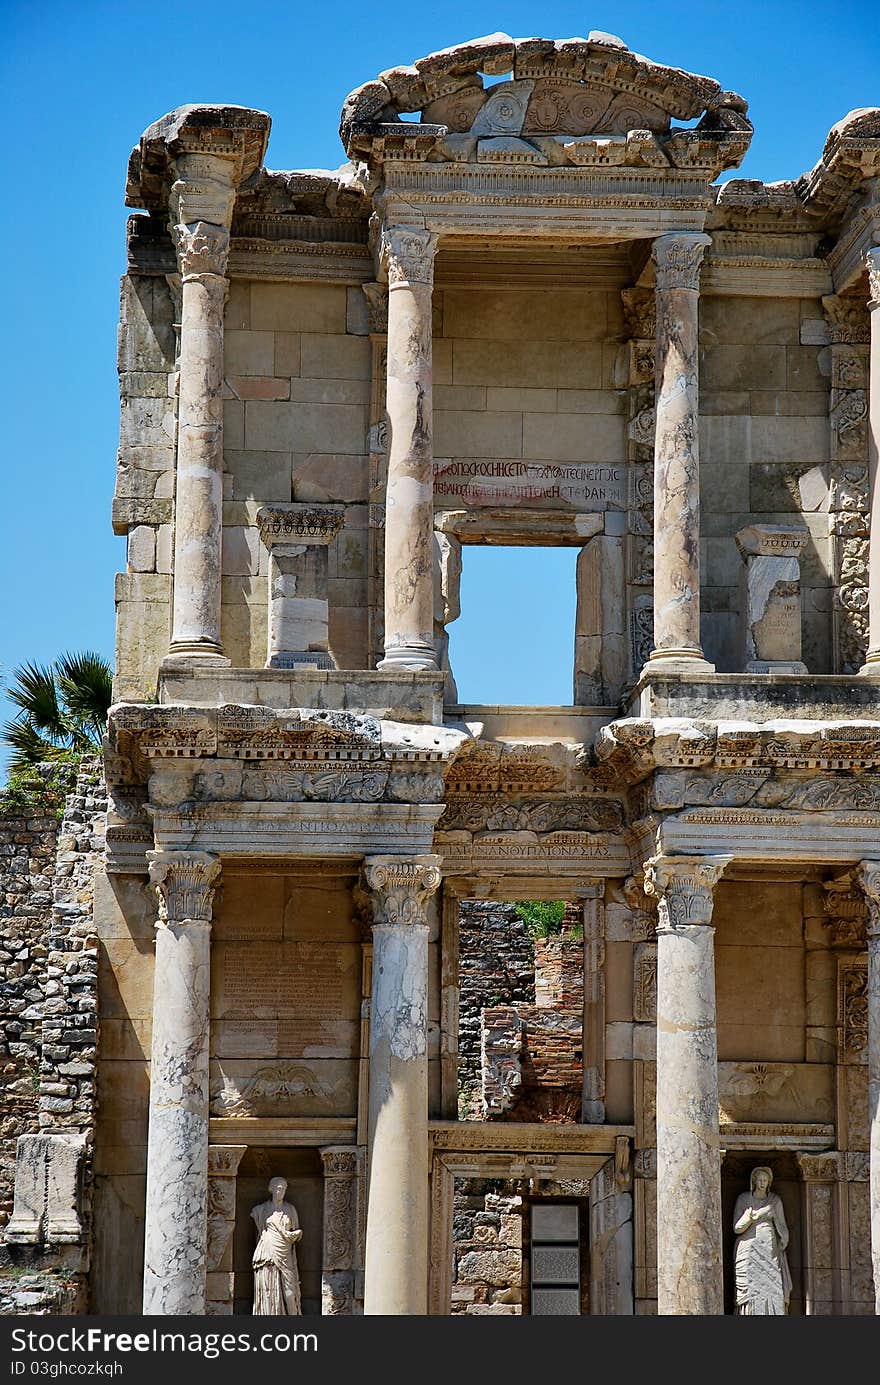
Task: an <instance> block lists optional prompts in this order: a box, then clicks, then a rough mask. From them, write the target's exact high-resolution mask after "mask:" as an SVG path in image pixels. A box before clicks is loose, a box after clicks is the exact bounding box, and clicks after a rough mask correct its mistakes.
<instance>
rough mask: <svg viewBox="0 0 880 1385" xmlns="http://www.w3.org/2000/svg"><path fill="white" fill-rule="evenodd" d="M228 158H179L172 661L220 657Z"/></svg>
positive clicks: (174, 229) (230, 197) (174, 231)
mask: <svg viewBox="0 0 880 1385" xmlns="http://www.w3.org/2000/svg"><path fill="white" fill-rule="evenodd" d="M235 171H236V166H235V162H234V161H233V160H232V159H227V158H221V157H219V156H217V155H209V154H182V155H180V156H179V157H178V159H177V161H176V164H175V172H176V173H177V179H176V181H175V183H174V184H173V187H172V197H171V217H172V225H171V236H172V239H173V241H174V248H175V250H176V252H177V267H178V273H179V275H180V285H181V311H180V353H179V359H178V370H179V402H178V421H177V481H176V489H175V496H174V604H173V619H172V630H171V645H170V649H169V658H170V659H171V660H172V661H173V660H182V661H185V662H187V663H191V662H193V660H197V661H199V662H203V661H207V662H209V663H216V662H217V661H218V660H222V661H223V662H225V663H228V662H229V661H228V660H227V659H224V656H223V646H222V644H221V642H220V574H221V540H222V532H223V314H224V307H225V303H226V291H227V288H228V280H227V279H226V266H227V261H228V258H229V224H230V221H231V219H232V204H233V201H234V199H235V188H234V177H235Z"/></svg>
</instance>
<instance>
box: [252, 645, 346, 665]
mask: <svg viewBox="0 0 880 1385" xmlns="http://www.w3.org/2000/svg"><path fill="white" fill-rule="evenodd" d="M266 668H296V669H299V668H318V669H331V670H333V669H335V668H336V661H335V659H334V658H333V655H332V654H329V653H328V652H327V651H326V650H321V649H307V650H304V651H302V652H301V653H300V652H297V653H290V652H287V653H284V654H270V655H269V658H268V659H267V660H266Z"/></svg>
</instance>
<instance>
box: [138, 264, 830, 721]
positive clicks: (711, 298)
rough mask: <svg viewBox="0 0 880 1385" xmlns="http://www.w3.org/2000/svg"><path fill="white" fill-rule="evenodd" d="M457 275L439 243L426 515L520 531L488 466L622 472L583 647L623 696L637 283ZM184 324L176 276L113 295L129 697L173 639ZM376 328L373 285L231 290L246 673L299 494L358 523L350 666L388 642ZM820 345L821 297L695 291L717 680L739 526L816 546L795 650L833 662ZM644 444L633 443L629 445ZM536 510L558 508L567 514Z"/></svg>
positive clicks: (236, 520)
mask: <svg viewBox="0 0 880 1385" xmlns="http://www.w3.org/2000/svg"><path fill="white" fill-rule="evenodd" d="M445 274H446V270H445V269H444V263H443V252H442V248H441V254H440V257H439V259H438V264H437V284H436V287H435V291H434V343H433V364H434V455H435V459H436V463H437V475H436V483H435V501H436V505H437V507H438V508H440V509H443V508H446V509H452V510H455V509H461V508H462V506H465V507H467V508H472V509H476V510H480V509H486V508H487V507H489V508H494V509H495V512H496V515H497V514H499V513H500V514H502V515H504V514H507V515H509V516H510V518H511V523H512V524H515V522H516V513H517V510H518V509H522V508H523V506H525V507H526V508H528V507H529V505H530V504H534V502H533V501H532V502H530V501H529V500H528V499H526V498H525V490H524V487H525V488H526V489H527V478H524V477H523V476H520V477H519V479H512V480H506V479H505V478H504V476H500V477H499V475H498V474H497V468H498V464H499V463H500V464H508V463H509V464H511V465H512V466H517V465H523V466H528V467H533V468H534V467H537V468H544V469H545V471H544V472H542V476H543V478H544V479H543V480H542V481H541V482H540V486H541V487H542V488H546V487H548V486H549V487H551V489H552V485H553V481H554V475H556V474H557V473H558V474H559V475H560V476H561V472H560V469H562V470H564V469H565V468H566V467H572V466H577V467H580V468H581V469H583V468H584V467H585V466H586V467H596V468H604V469H605V470H606V471H608V472H609V475H610V474H611V473H613V474H614V479H612V480H611V481H610V482H609V485H608V488H607V496H608V498H607V499H606V500H599V501H598V502H597V503H596V505H595V506H593V508H599V509H600V510H601V509H602V507H603V506H604V505H605V504H607V505H609V506H610V508H608V509H606V510H605V512H604V516H603V515H602V514H600V515H599V516H598V529H596V530H595V531H591V532H592V537H591V538H590V541H589V543H588V545H587V548H586V550H585V559H584V563H583V564H582V569H583V571H582V574H581V587H582V591H581V593H580V598H581V599H580V607H579V612H580V614H579V623H578V628H577V630H576V631H574V630H573V631H572V650H573V667H575V665H576V669H575V673H576V677H575V683H576V696H577V698H578V700H580V701H586V702H595V701H597V700H598V701H601V702H608V701H613V700H614V699H615V698H616V697H617V695H618V694H619V691H620V688H621V686H622V685H623V683H625V682H626V680H627V678H628V677H629V676H630V674H631V671H632V668H633V666H634V665H638V667H640V666H641V662H642V655H643V654H644V649H643V648H642V644H644V642H645V640H646V639H647V638H648V634H649V632H648V630H647V626H646V624H645V622H646V621H647V620H648V616H649V610H648V608H647V607H646V609H645V612H644V613H643V615H640V614H639V612H640V611H641V608H642V607H643V606H645V603H648V607H649V605H650V564H651V558H650V551H649V549H650V530H651V516H650V492H651V486H650V477H649V475H648V471H649V470H650V463H649V462H648V461H645V460H644V459H645V458H647V457H649V455H650V445H649V443H650V437H651V436H652V433H651V430H652V427H653V415H652V413H651V409H650V406H649V403H645V401H644V400H642V398H641V395H640V394H639V390H638V389H636V390H635V391H634V390H633V388H632V387H631V381H630V366H629V354H628V353H629V339H630V336H631V332H632V327H631V326H627V325H626V323H625V321H624V314H623V301H622V298H621V289H622V288H623V287H625V286H624V284H622V283H621V284H618V283H617V282H615V281H614V280H613V276H611V278H609V280H608V282H607V283H606V285H605V286H604V287H580V286H578V285H571V286H570V287H565V288H562V287H556V286H552V285H551V286H548V287H534V286H528V287H521V288H510V287H504V286H498V287H494V286H493V285H491V284H487V285H484V286H481V287H473V286H468V287H459V286H456V285H454V284H449V283H444V275H445ZM175 320H176V316H175V306H174V301H173V297H172V293H171V290H170V289H169V288H168V285H167V284H166V282H165V280H164V278H160V277H158V276H157V277H152V276H148V275H137V276H127V277H126V278H125V279H124V280H123V289H122V313H121V324H120V348H119V370H120V381H121V391H122V423H121V445H120V454H119V469H118V477H117V492H116V499H115V500H114V523H115V527H116V530H117V532H118V533H127V535H128V554H127V570H126V572H125V573H122V574H120V575H119V577H118V578H117V588H116V598H117V603H118V605H119V625H118V648H117V660H116V667H117V685H116V686H117V694H118V696H120V697H132V698H145V697H146V698H149V697H150V696H152V695H153V693H154V691H155V686H156V677H157V672H158V667H159V663H160V661H161V658H162V656H163V655H164V653H165V652H166V650H167V645H168V639H169V632H170V599H171V568H172V503H173V490H174V438H175V430H176V399H175V395H176V390H177V377H176V372H175V359H174V353H175V333H174V326H173V324H174V322H175ZM374 325H375V324H374ZM370 326H371V324H370V316H369V310H368V304H367V299H366V297H365V295H364V293H363V291H362V289H361V288H360V287H356V286H347V285H344V284H334V283H272V282H262V281H257V280H254V281H250V280H245V279H236V280H233V281H232V283H231V286H230V293H229V301H228V304H227V312H226V331H225V377H224V394H225V400H224V421H225V422H224V428H225V432H224V452H225V465H226V474H225V476H224V515H223V521H224V537H223V580H222V602H223V605H222V637H223V641H224V645H225V648H226V652H227V654H228V655H229V657H230V659H231V660H232V663H233V665H235V666H237V667H254V668H261V667H263V665H264V663H265V660H266V641H267V569H268V555H267V552H266V550H265V548H264V547H263V546H262V545H261V543H260V540H259V534H258V530H257V526H256V513H257V510H258V509H259V508H260V506H261V505H262V504H266V503H272V502H290V501H294V502H302V503H305V502H328V503H334V504H343V505H344V506H345V507H346V515H345V526H344V528H343V530H342V532H341V533H340V535H339V536H338V538H337V539H336V540H335V542H334V543H333V544H332V545H331V546H330V549H329V570H328V598H329V605H330V646H331V649H332V650H333V653H334V655H335V657H336V660H337V662H338V664H339V665H340V667H343V668H365V667H367V666H368V665H369V664H370V663H371V662H372V658H371V655H370V652H369V651H370V648H371V641H372V642H373V644H376V641H377V638H378V637H377V630H378V628H379V627H380V626H381V580H380V578H381V566H382V560H381V547H382V536H381V532H380V531H378V532H377V531H374V533H373V536H372V538H371V536H370V529H369V526H370V523H371V519H372V523H373V524H374V526H379V527H380V526H381V523H382V513H383V503H384V494H383V486H384V477H383V470H384V468H383V459H382V456H381V450H382V447H383V445H384V444H383V443H382V441H381V437H382V435H383V432H384V430H383V429H382V428H381V427H379V428H373V429H371V427H370V425H371V422H373V421H374V420H376V419H381V416H382V404H381V398H382V394H383V386H382V379H381V373H382V371H383V370H384V353H383V350H382V349H381V340H382V339H381V338H380V337H378V336H376V335H373V336H371V335H370ZM827 342H828V329H827V326H826V323H825V321H824V317H823V305H822V302H821V301H820V300H819V299H813V298H795V297H792V298H782V297H780V298H776V297H761V298H748V297H734V296H731V295H728V294H713V293H712V292H711V290H708V291H706V292H704V293H703V294H702V296H701V300H700V344H701V355H700V362H701V364H700V370H701V378H700V413H701V441H700V447H701V484H702V496H703V500H702V506H703V509H702V524H701V582H702V610H703V640H704V645H705V648H706V653H707V657H708V658H710V659H711V660H713V661H714V662H715V663H716V665H717V667H718V668H719V670H720V671H722V672H736V671H741V670H742V668H743V665H744V650H743V649H742V648H741V645H742V634H741V630H740V620H739V617H740V612H739V606H740V571H741V568H742V558H741V556H740V554H739V552H738V550H737V547H736V543H735V538H734V536H735V534H736V533H737V531H738V530H739V529H741V528H742V527H743V526H744V525H746V524H747V523H749V522H750V521H753V522H759V523H771V524H786V525H789V526H791V525H795V526H802V527H803V528H804V529H805V530H806V531H807V533H808V541H807V543H806V546H805V549H804V553H803V557H802V563H801V573H802V582H801V607H802V616H803V658H804V661H805V663H806V664H807V667H808V669H809V670H810V671H811V672H816V673H824V672H830V671H832V670H833V649H832V644H833V640H832V602H833V599H834V592H833V586H834V558H833V553H832V547H833V541H832V536H831V532H830V526H831V520H832V516H831V515H830V504H831V500H830V492H829V484H830V475H829V445H830V437H831V433H832V429H831V425H830V422H829V390H830V386H831V355H830V350H831V349H830V347H829V346H828V345H827ZM639 345H640V346H643V345H644V343H642V342H640V343H639ZM374 372H378V378H377V379H376V381H375V382H374V381H373V378H372V377H373V374H374ZM636 396H638V398H636ZM642 404H645V407H644V408H642V407H641V406H642ZM633 409H635V410H636V413H635V416H634V417H633V418H630V413H631V412H632V410H633ZM374 435H375V436H374ZM633 437H636V438H638V439H640V440H641V443H642V444H643V445H642V446H641V447H640V448H637V449H636V451H635V452H634V451H633V444H632V438H633ZM646 448H647V449H648V450H647V451H646V450H645V449H646ZM371 454H372V460H371ZM640 459H641V460H640ZM646 466H647V468H648V471H646V470H645V468H646ZM371 467H372V471H371ZM554 469H555V470H554ZM493 472H494V473H495V474H493ZM643 472H644V475H643V474H642V473H643ZM581 479H583V478H581ZM463 488H464V489H463ZM643 491H644V494H642V492H643ZM539 503H540V505H541V506H546V507H548V508H549V509H551V510H552V508H553V507H554V505H556V506H561V507H562V508H567V504H566V502H565V501H564V500H562V499H558V500H555V501H554V500H553V499H552V498H551V499H549V500H548V499H547V498H546V497H545V498H544V499H543V500H541V501H540V502H539ZM645 507H647V508H645ZM627 509H629V510H630V511H631V513H630V515H629V518H627V513H626V512H627ZM548 518H549V516H548ZM628 534H629V537H627V535H628ZM533 538H537V539H538V541H540V534H539V533H538V532H535V533H533ZM494 541H496V542H497V541H499V539H498V537H497V535H496V536H495V539H494ZM553 541H554V540H553V539H552V538H551V539H548V542H553ZM646 545H647V547H646ZM625 554H626V555H628V556H626V557H625ZM587 555H589V557H587ZM464 563H465V565H466V564H467V553H466V552H465V554H464ZM626 584H628V593H627V591H626V590H625V587H626ZM627 600H628V601H629V603H630V606H631V607H632V608H633V609H632V612H631V621H630V627H631V628H630V634H629V635H628V634H627V633H626V631H627V622H626V619H625V608H626V603H627ZM371 603H372V605H373V606H374V607H375V610H373V612H372V615H371V612H370V604H371ZM636 608H638V610H637V609H636ZM465 614H466V613H465ZM640 621H641V624H640ZM600 627H601V628H600ZM643 627H644V628H643ZM633 641H635V642H636V645H637V646H638V647H637V648H636V647H635V645H634V644H633ZM575 642H577V650H576V654H575Z"/></svg>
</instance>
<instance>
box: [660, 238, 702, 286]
mask: <svg viewBox="0 0 880 1385" xmlns="http://www.w3.org/2000/svg"><path fill="white" fill-rule="evenodd" d="M711 244H712V237H711V236H707V235H706V234H705V232H702V231H686V232H683V233H674V234H671V235H664V236H658V237H657V239H656V240H655V241H654V244H653V245H652V247H651V255H652V257H653V260H654V264H655V266H656V269H657V280H656V286H657V292H658V293H666V292H668V291H669V290H670V289H690V290H692V291H695V292H698V291H699V288H700V265H701V264H702V262H703V254H704V253H705V250H706V247H707V246H708V245H711Z"/></svg>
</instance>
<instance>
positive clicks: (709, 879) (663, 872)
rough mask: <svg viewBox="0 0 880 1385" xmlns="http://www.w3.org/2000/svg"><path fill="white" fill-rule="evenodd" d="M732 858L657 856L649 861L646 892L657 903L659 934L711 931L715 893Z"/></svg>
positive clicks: (646, 866) (646, 873)
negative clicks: (699, 930) (690, 930)
mask: <svg viewBox="0 0 880 1385" xmlns="http://www.w3.org/2000/svg"><path fill="white" fill-rule="evenodd" d="M730 860H731V858H730V856H653V857H652V858H651V860H650V861H646V862H645V893H646V894H649V895H653V896H654V897H655V898H656V900H657V913H658V923H657V932H658V933H668V932H671V931H674V930H675V929H677V928H693V927H702V928H707V927H708V926H709V924H711V922H712V906H713V903H714V900H713V891H714V889H715V886H716V885H717V883H718V881H719V880H720V879H721V876H722V874H723V872H724V869H725V867H726V866H728V865H729V864H730Z"/></svg>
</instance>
